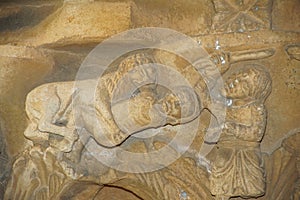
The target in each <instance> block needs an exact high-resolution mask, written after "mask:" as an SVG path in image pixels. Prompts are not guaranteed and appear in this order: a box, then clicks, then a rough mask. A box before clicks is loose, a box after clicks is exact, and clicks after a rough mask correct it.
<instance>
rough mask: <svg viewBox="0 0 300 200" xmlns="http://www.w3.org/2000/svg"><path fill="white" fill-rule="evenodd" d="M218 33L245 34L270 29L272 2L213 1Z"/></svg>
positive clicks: (245, 0)
mask: <svg viewBox="0 0 300 200" xmlns="http://www.w3.org/2000/svg"><path fill="white" fill-rule="evenodd" d="M213 2H214V5H215V9H216V15H215V17H214V19H213V26H212V29H213V30H215V31H216V32H245V31H254V30H259V29H268V28H269V27H270V18H271V17H270V5H271V4H270V0H262V1H257V0H255V1H248V0H213Z"/></svg>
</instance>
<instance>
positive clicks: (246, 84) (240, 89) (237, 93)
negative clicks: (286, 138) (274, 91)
mask: <svg viewBox="0 0 300 200" xmlns="http://www.w3.org/2000/svg"><path fill="white" fill-rule="evenodd" d="M258 75H259V73H258V71H256V70H254V69H248V70H245V71H244V70H242V71H238V72H236V73H233V74H231V75H230V76H229V77H228V78H227V79H226V80H225V83H224V88H225V92H226V94H224V95H225V96H226V97H229V98H236V99H244V98H248V97H252V96H253V90H256V89H257V85H258V83H257V82H256V80H257V76H258Z"/></svg>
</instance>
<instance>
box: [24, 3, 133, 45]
mask: <svg viewBox="0 0 300 200" xmlns="http://www.w3.org/2000/svg"><path fill="white" fill-rule="evenodd" d="M130 25H131V3H109V2H92V3H72V2H69V3H65V4H64V5H63V6H62V7H61V8H60V9H58V10H57V11H56V12H55V13H53V14H52V15H50V16H49V17H47V18H46V19H45V20H44V21H42V22H41V23H40V24H38V25H37V26H36V27H34V28H33V29H31V30H28V31H27V32H25V33H24V35H23V36H21V37H20V39H19V41H20V43H25V44H26V45H32V46H40V45H47V44H50V45H51V44H52V45H54V46H56V45H59V46H60V45H68V44H83V43H89V42H100V41H101V40H103V39H105V38H108V37H110V36H112V35H114V34H117V33H119V32H122V31H125V30H127V29H129V28H130Z"/></svg>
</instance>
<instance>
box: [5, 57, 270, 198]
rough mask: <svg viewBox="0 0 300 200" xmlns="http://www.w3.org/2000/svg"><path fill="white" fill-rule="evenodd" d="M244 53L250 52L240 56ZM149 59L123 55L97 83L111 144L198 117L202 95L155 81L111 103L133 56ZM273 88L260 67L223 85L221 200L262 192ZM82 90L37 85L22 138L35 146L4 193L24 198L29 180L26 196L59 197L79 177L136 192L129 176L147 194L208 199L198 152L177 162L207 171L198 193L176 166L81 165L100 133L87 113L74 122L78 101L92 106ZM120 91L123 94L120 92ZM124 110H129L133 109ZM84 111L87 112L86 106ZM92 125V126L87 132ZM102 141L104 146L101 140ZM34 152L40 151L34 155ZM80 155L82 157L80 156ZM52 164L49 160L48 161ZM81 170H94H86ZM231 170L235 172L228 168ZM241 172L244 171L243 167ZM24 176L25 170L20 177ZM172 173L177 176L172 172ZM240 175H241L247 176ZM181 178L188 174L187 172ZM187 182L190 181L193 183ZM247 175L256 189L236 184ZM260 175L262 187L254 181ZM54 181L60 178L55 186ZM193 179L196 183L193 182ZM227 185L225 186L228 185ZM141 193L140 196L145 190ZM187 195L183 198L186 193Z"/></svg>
mask: <svg viewBox="0 0 300 200" xmlns="http://www.w3.org/2000/svg"><path fill="white" fill-rule="evenodd" d="M241 54H244V55H246V56H245V57H243V56H240V55H241ZM235 55H237V56H236V57H243V59H249V57H250V58H251V57H253V52H248V54H246V53H236V54H235ZM247 55H248V56H247ZM249 55H250V56H249ZM148 58H149V57H148ZM148 58H147V56H146V55H145V54H143V53H137V54H134V55H132V56H128V57H126V58H125V59H123V61H122V62H120V64H119V67H117V70H116V71H112V72H108V73H107V74H105V75H104V76H103V77H102V78H101V80H100V81H99V84H98V85H97V87H99V88H101V91H102V92H103V91H105V93H104V94H106V95H107V96H106V99H97V100H96V101H97V102H98V105H101V106H102V107H100V108H101V109H102V110H101V112H99V113H100V114H97V115H96V116H97V120H99V118H101V119H100V120H102V124H103V125H105V130H106V131H107V135H108V136H110V137H109V139H110V140H111V141H113V142H112V143H113V144H114V145H118V144H120V143H122V142H123V141H124V140H125V139H126V138H127V137H128V136H129V135H131V134H133V133H137V132H140V131H143V130H145V129H149V128H159V127H164V126H166V125H168V124H169V125H173V126H174V125H178V124H184V123H189V122H191V121H192V120H194V119H195V118H197V117H198V116H199V114H200V110H201V105H200V102H199V100H198V98H195V97H194V96H193V94H192V91H189V90H187V89H186V88H177V90H176V92H177V93H176V94H175V93H173V92H172V91H169V90H167V89H166V88H163V87H161V86H157V85H156V84H146V85H145V86H143V87H140V88H139V89H138V90H136V91H134V93H132V95H131V96H126V95H125V96H126V97H127V99H126V98H125V99H124V98H123V99H122V98H121V100H119V101H117V102H115V103H113V104H112V105H110V99H112V98H113V93H114V90H116V92H117V94H119V93H122V92H125V91H126V90H122V91H118V90H117V89H116V88H115V85H116V82H118V80H120V79H121V77H122V76H123V74H122V73H120V71H121V72H123V73H124V72H127V71H130V69H131V68H133V65H135V64H136V61H137V62H143V63H151V61H150V60H149V59H148ZM243 59H240V60H243ZM233 60H234V59H233ZM120 66H121V67H120ZM122 67H123V68H122ZM140 70H141V71H140ZM129 76H130V77H129V79H126V78H125V80H126V82H127V83H128V81H130V78H133V79H134V80H135V81H142V82H146V81H147V80H148V79H150V78H151V77H153V76H155V71H153V70H150V71H144V69H139V70H135V71H132V72H130V73H129ZM225 77H226V75H225ZM101 81H102V82H101ZM79 82H80V84H86V85H88V86H89V85H90V83H91V82H92V83H94V82H95V81H93V80H82V81H79ZM131 84H133V85H131ZM131 84H128V88H125V89H127V90H129V89H130V87H136V85H134V82H131ZM74 88H75V89H74ZM123 89H124V88H123ZM270 89H271V80H270V77H269V75H268V73H267V72H266V71H265V70H264V69H262V67H261V66H258V65H251V64H249V65H248V66H246V67H242V69H240V70H237V72H235V73H232V74H231V75H230V76H228V77H227V78H226V86H225V91H223V93H224V96H226V97H227V98H228V101H227V102H228V110H227V112H228V113H227V116H228V120H227V121H226V124H225V128H224V129H223V133H222V135H221V138H220V140H219V142H218V150H217V152H218V153H217V155H216V156H217V157H216V159H215V160H212V161H211V164H212V172H211V173H212V174H211V178H210V179H211V193H212V194H213V195H216V196H217V198H219V197H220V198H223V197H230V196H237V195H240V196H244V197H253V196H259V195H261V194H263V193H264V172H263V168H262V166H261V158H260V151H259V141H260V140H261V138H262V136H263V133H264V127H265V123H266V115H265V109H264V106H263V102H264V100H265V98H266V97H267V96H268V94H269V93H270ZM78 90H79V89H77V88H76V84H75V83H74V82H61V83H49V84H45V85H42V86H39V87H38V88H36V89H34V90H33V91H31V92H30V93H29V94H28V96H27V100H26V112H27V115H28V118H29V125H28V127H27V129H26V130H25V133H24V135H25V136H26V137H27V138H29V139H30V140H31V141H33V143H34V147H33V148H32V149H30V150H29V151H28V152H26V153H24V155H23V156H21V157H20V158H19V159H18V160H17V161H16V162H15V164H14V169H13V171H14V174H15V175H14V176H13V178H12V181H11V182H10V187H9V188H10V189H9V190H7V193H6V194H7V195H8V196H9V198H12V199H16V198H17V196H19V195H21V194H22V195H23V193H24V191H22V188H23V187H25V186H24V185H22V184H25V185H30V187H32V188H31V190H28V191H27V192H25V193H26V194H24V195H25V196H26V195H27V196H28V197H26V198H29V197H30V196H31V195H33V196H35V197H36V198H41V199H48V198H54V199H55V198H56V196H55V195H57V193H59V192H58V191H62V190H64V185H65V183H66V182H68V181H70V179H74V178H75V179H78V178H79V177H86V176H87V177H86V178H87V179H89V180H92V181H95V180H96V179H98V180H100V182H99V181H98V183H99V184H113V183H114V184H113V185H115V186H118V187H125V188H129V189H131V190H132V191H135V189H134V185H133V186H132V187H130V186H124V185H123V183H122V181H121V182H120V180H123V179H125V180H132V181H134V182H137V183H138V184H139V185H140V184H142V185H143V184H144V187H147V188H148V189H147V190H149V188H150V190H151V191H152V194H151V195H150V196H149V199H151V198H152V199H153V198H154V199H161V198H163V199H172V198H177V197H176V196H177V195H180V198H181V196H185V195H186V196H188V197H189V198H191V199H193V198H200V197H201V198H205V199H208V198H211V197H209V195H210V192H209V189H208V188H207V185H209V180H208V177H209V176H208V172H207V171H206V170H205V168H203V167H202V166H200V167H199V165H197V156H196V155H193V156H188V157H191V158H193V159H194V160H195V161H194V163H193V164H192V163H191V162H192V161H188V160H189V159H190V158H186V159H187V160H186V161H178V162H179V163H183V164H178V165H179V166H181V165H182V166H181V167H183V166H185V167H188V166H190V165H191V166H193V167H192V168H194V169H193V170H198V171H199V173H200V174H202V175H201V176H202V180H204V179H206V180H207V181H206V183H202V184H199V186H197V187H198V189H196V188H194V189H195V190H190V189H188V186H187V185H186V186H185V184H188V183H185V182H186V181H187V180H184V179H183V177H182V178H180V177H178V176H179V174H180V173H181V172H178V171H177V172H176V170H178V169H177V167H176V170H175V171H174V172H172V170H173V169H172V166H173V165H172V166H171V167H168V168H166V169H164V170H163V171H158V172H155V173H150V174H149V176H148V175H142V174H141V175H130V174H129V175H128V174H127V175H125V176H124V175H123V174H121V175H120V173H119V172H117V171H115V170H112V169H111V170H109V169H108V168H107V167H104V168H103V164H101V163H100V162H99V161H96V162H94V163H93V164H91V163H90V164H86V165H84V164H83V163H84V162H87V161H86V159H87V157H86V156H87V154H86V150H85V149H84V147H85V145H86V144H87V142H88V140H89V138H90V137H91V138H92V139H95V140H97V138H95V137H94V136H95V133H93V132H92V131H94V129H92V128H90V127H88V126H89V125H90V124H89V123H88V121H87V120H91V121H92V124H93V123H94V122H95V119H91V118H85V119H84V120H83V123H82V124H80V125H78V124H76V121H75V119H74V114H75V113H74V112H75V111H74V108H73V104H74V102H76V101H79V102H80V103H81V104H84V105H85V106H84V108H85V109H87V108H91V107H92V106H93V105H91V103H90V102H89V101H88V102H87V101H84V99H79V98H78V93H79V91H78ZM102 95H103V93H102ZM120 96H121V97H122V94H121V95H120ZM100 100H102V102H100ZM105 106H106V107H105ZM100 108H99V109H100ZM124 108H128V109H129V110H130V113H128V110H127V109H124ZM183 108H184V109H183ZM195 108H196V109H195ZM99 109H98V110H99ZM87 110H88V109H87ZM80 111H81V112H83V110H80ZM102 113H104V114H102ZM80 119H83V118H80ZM112 120H114V121H112ZM104 122H105V123H104ZM115 129H117V130H115ZM90 130H92V131H91V132H89V131H90ZM109 131H110V132H109ZM120 132H122V133H124V134H126V137H124V136H123V137H116V136H113V135H114V134H118V133H120ZM87 133H88V134H87ZM115 138H117V139H118V140H116V139H115ZM168 139H169V138H166V136H163V137H162V138H160V139H159V138H158V140H156V138H154V140H152V142H150V144H148V145H149V146H147V147H146V151H151V149H153V148H156V147H155V144H156V143H155V142H158V141H160V142H166V141H167V140H168ZM128 140H132V139H128ZM97 142H98V144H100V145H101V141H97ZM128 144H129V148H131V146H132V143H130V142H129V143H128ZM128 144H126V142H125V144H122V145H125V146H126V145H128ZM237 144H239V145H241V144H243V145H244V146H243V147H241V148H240V147H236V145H237ZM104 146H105V145H104ZM232 146H233V147H232ZM174 150H176V149H174ZM227 151H228V152H230V153H229V155H230V156H229V157H228V155H226V156H225V154H226V152H227ZM38 152H39V153H38ZM188 152H190V154H196V153H195V152H194V153H193V151H188ZM188 154H189V153H187V155H188ZM35 155H39V156H38V157H36V156H35ZM224 156H225V157H224ZM82 157H84V159H83V160H82ZM56 159H57V160H56ZM19 163H21V164H19ZM22 163H23V164H22ZM24 163H25V164H24ZM49 163H52V164H51V165H49ZM74 163H78V164H79V166H80V167H81V169H79V168H78V169H76V168H74ZM95 163H97V164H95ZM184 163H185V164H184ZM186 163H190V164H186ZM236 163H240V164H236ZM249 163H250V164H251V166H252V168H251V169H247V168H246V167H245V166H246V165H249ZM96 165H99V166H102V167H100V168H101V169H102V170H100V171H101V172H100V171H99V172H100V174H101V176H100V177H98V176H99V175H100V174H99V175H97V176H95V177H94V178H88V175H84V174H83V173H82V171H84V170H87V173H88V174H89V173H93V172H91V171H89V170H92V168H93V167H95V166H96ZM175 166H176V165H175ZM82 167H83V168H84V167H86V168H91V169H83V168H82ZM222 167H223V168H222ZM224 167H225V168H224ZM25 168H27V169H28V170H25V171H26V173H22V171H23V170H24V169H25ZM227 168H228V169H232V170H229V172H228V171H227ZM22 169H23V170H22ZM183 169H184V168H182V170H180V171H182V173H183V172H184V171H185V170H183ZM241 169H242V171H240V170H241ZM191 170H192V169H191ZM243 170H244V171H243ZM28 171H29V172H28ZM19 173H21V176H20V174H19ZM27 173H29V174H27ZM170 173H171V174H170ZM174 173H177V174H176V175H175V174H174ZM236 173H243V175H244V176H243V178H242V177H240V176H239V174H236ZM32 174H34V175H32ZM42 174H43V175H42ZM168 174H169V175H168ZM254 174H255V175H256V176H255V178H253V175H254ZM26 176H29V177H30V179H28V181H29V182H26V183H25V182H23V183H18V180H19V179H20V178H21V177H26ZM184 176H185V177H186V176H189V175H188V174H185V175H184ZM192 177H193V176H191V177H190V179H191V180H194V179H195V178H192ZM224 177H226V179H224ZM230 177H232V178H233V179H234V181H233V183H232V184H229V183H228V182H226V181H230V180H231V178H230ZM173 179H174V181H173V182H174V185H173V184H171V185H170V186H168V187H170V188H169V189H167V188H168V187H167V188H165V187H166V186H164V185H163V184H161V183H162V182H164V180H165V181H166V180H168V181H170V182H171V183H172V181H171V180H173ZM190 179H189V181H191V180H190ZM246 179H247V180H248V179H249V180H253V179H255V181H256V182H255V186H254V185H251V186H249V185H247V186H246V185H244V187H242V188H240V189H237V185H241V182H242V181H245V180H246ZM224 180H225V181H224ZM259 180H260V185H259V184H257V183H258V181H259ZM41 181H42V183H40V184H38V185H37V183H36V182H41ZM53 181H54V182H55V181H56V182H55V183H54V182H53ZM192 182H197V181H196V179H195V180H194V181H192ZM14 184H17V186H16V188H18V190H20V191H19V192H18V193H14V192H12V191H10V190H12V188H13V187H14V186H13V185H14ZM53 185H55V186H53ZM151 188H152V189H151ZM163 188H165V189H163ZM176 188H177V189H176ZM179 188H181V189H179ZM182 188H184V189H182ZM224 188H227V189H225V190H224ZM169 190H170V191H169ZM199 190H200V191H202V192H199V193H197V192H196V193H195V191H199ZM168 191H169V192H168ZM178 191H179V192H178ZM136 192H137V193H141V192H140V189H138V190H137V191H136ZM12 193H14V194H18V195H17V196H15V197H12V196H10V195H11V194H12ZM150 193H151V192H150ZM154 194H155V195H154ZM141 195H142V196H143V197H144V198H146V196H147V195H146V194H144V193H142V194H141ZM153 195H154V196H153ZM174 195H175V196H174ZM203 195H204V196H203ZM182 198H183V199H184V198H185V197H182ZM146 199H147V198H146ZM186 199H187V197H186Z"/></svg>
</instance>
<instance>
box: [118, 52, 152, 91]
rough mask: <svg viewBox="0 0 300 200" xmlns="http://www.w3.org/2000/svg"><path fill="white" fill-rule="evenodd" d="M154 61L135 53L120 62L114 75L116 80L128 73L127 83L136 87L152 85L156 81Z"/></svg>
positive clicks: (144, 54)
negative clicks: (129, 82)
mask: <svg viewBox="0 0 300 200" xmlns="http://www.w3.org/2000/svg"><path fill="white" fill-rule="evenodd" d="M154 63H155V61H154V58H153V57H152V56H151V55H148V54H146V53H136V54H134V55H130V56H128V57H126V58H125V59H124V60H123V61H121V63H120V65H119V67H118V71H117V72H116V75H115V76H117V78H118V79H120V78H122V77H123V76H124V75H125V74H126V73H128V76H127V77H128V78H129V81H131V82H132V83H133V84H134V85H136V86H137V87H140V86H142V85H144V84H149V83H154V82H155V80H156V76H157V75H156V73H157V72H156V69H155V64H154Z"/></svg>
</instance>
